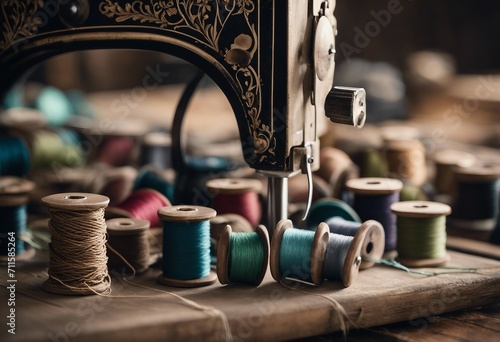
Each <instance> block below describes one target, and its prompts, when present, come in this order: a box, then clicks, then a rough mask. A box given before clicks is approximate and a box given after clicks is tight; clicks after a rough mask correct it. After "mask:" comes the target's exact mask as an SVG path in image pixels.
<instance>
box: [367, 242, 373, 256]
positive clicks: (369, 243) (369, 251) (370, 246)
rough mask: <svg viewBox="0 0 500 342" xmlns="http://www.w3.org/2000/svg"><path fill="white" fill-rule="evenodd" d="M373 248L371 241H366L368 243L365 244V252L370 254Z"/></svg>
mask: <svg viewBox="0 0 500 342" xmlns="http://www.w3.org/2000/svg"><path fill="white" fill-rule="evenodd" d="M372 250H373V242H371V241H370V242H368V244H367V245H366V254H370V253H371V252H372Z"/></svg>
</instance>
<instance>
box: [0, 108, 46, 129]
mask: <svg viewBox="0 0 500 342" xmlns="http://www.w3.org/2000/svg"><path fill="white" fill-rule="evenodd" d="M46 124H47V121H46V120H45V117H44V116H43V113H42V112H40V111H39V110H36V109H32V108H11V109H7V110H5V111H3V112H2V115H0V127H2V126H3V127H6V128H8V129H11V130H13V131H35V130H38V129H40V128H42V127H44V126H45V125H46Z"/></svg>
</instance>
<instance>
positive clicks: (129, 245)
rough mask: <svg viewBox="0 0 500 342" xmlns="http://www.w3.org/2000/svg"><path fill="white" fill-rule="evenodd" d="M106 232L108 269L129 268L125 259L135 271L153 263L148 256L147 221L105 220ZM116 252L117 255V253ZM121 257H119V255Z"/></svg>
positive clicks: (119, 269)
mask: <svg viewBox="0 0 500 342" xmlns="http://www.w3.org/2000/svg"><path fill="white" fill-rule="evenodd" d="M106 226H107V232H108V236H109V237H108V245H109V246H111V248H112V249H113V250H114V251H116V253H115V252H114V251H113V250H110V249H109V248H108V253H107V254H108V268H109V269H110V270H116V271H121V270H129V268H130V267H129V266H128V265H127V264H126V263H125V262H124V261H123V259H125V260H126V261H127V263H129V264H130V266H132V267H133V270H130V271H135V273H143V272H145V271H146V270H147V269H148V267H149V265H151V264H152V263H154V260H153V259H152V258H151V257H150V251H149V240H148V234H147V233H148V230H149V221H148V220H140V219H129V218H116V219H111V220H107V221H106ZM117 253H118V254H119V255H117ZM120 256H121V257H122V258H123V259H122V258H121V257H120Z"/></svg>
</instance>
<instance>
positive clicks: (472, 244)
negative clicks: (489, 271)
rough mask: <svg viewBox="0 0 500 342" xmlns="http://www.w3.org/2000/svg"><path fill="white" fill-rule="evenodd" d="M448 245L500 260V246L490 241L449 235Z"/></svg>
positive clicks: (451, 247) (456, 249)
mask: <svg viewBox="0 0 500 342" xmlns="http://www.w3.org/2000/svg"><path fill="white" fill-rule="evenodd" d="M446 247H447V248H448V249H452V250H454V251H459V252H462V253H467V254H472V255H478V256H482V257H485V258H490V259H495V260H500V246H497V245H494V244H491V243H488V242H482V241H475V240H469V239H464V238H462V237H458V236H448V237H447V239H446Z"/></svg>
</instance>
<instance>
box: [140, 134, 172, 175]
mask: <svg viewBox="0 0 500 342" xmlns="http://www.w3.org/2000/svg"><path fill="white" fill-rule="evenodd" d="M139 163H140V165H141V166H144V165H153V166H154V167H155V168H157V169H158V170H166V169H169V168H171V167H172V137H171V135H170V134H168V133H165V132H150V133H148V134H146V135H145V136H144V139H143V140H142V143H141V152H140V156H139Z"/></svg>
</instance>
